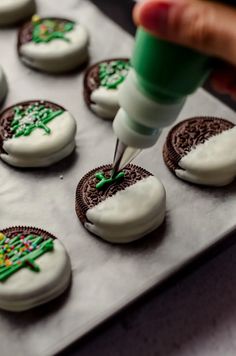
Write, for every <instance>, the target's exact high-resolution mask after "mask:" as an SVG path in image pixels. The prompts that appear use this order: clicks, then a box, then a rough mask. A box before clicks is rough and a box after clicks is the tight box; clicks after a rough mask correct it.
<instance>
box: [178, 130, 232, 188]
mask: <svg viewBox="0 0 236 356" xmlns="http://www.w3.org/2000/svg"><path fill="white" fill-rule="evenodd" d="M178 164H179V166H180V167H181V168H182V169H177V170H176V175H177V176H178V177H179V178H182V179H184V180H187V181H189V182H192V183H198V184H205V185H215V186H223V185H226V184H229V183H231V182H232V181H233V180H234V179H235V177H236V127H233V128H232V129H229V130H226V131H223V132H221V133H220V134H218V135H215V136H212V137H210V138H209V139H208V140H206V141H205V142H204V143H199V144H198V145H197V146H194V147H192V149H191V150H190V151H189V152H188V153H187V154H186V155H185V156H183V157H182V158H181V160H180V161H179V163H178Z"/></svg>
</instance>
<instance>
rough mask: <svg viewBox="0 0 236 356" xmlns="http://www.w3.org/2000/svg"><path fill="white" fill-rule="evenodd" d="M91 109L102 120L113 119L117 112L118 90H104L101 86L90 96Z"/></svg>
mask: <svg viewBox="0 0 236 356" xmlns="http://www.w3.org/2000/svg"><path fill="white" fill-rule="evenodd" d="M91 100H92V101H93V103H92V104H90V107H91V109H92V110H93V111H94V112H95V113H96V114H97V115H98V116H101V117H102V118H104V119H114V117H115V115H116V113H117V111H118V110H119V101H118V89H106V88H104V87H102V86H100V87H99V88H97V89H96V90H94V91H93V92H92V94H91Z"/></svg>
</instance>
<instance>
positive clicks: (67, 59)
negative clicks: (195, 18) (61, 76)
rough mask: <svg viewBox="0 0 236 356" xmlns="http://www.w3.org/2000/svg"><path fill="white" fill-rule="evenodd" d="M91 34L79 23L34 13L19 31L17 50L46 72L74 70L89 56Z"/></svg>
mask: <svg viewBox="0 0 236 356" xmlns="http://www.w3.org/2000/svg"><path fill="white" fill-rule="evenodd" d="M88 42H89V37H88V33H87V30H86V29H85V28H84V27H83V26H82V25H80V24H78V23H76V22H74V21H72V20H67V19H63V18H57V17H47V18H40V17H39V16H37V15H34V16H33V18H32V20H31V21H29V22H27V23H25V24H24V25H23V26H22V27H21V28H20V30H19V33H18V44H17V48H18V54H19V56H20V59H21V60H22V62H23V63H25V64H26V65H28V66H30V67H32V68H35V69H39V70H42V71H45V72H52V73H62V72H67V71H70V70H73V69H75V68H77V67H79V66H80V65H82V64H83V63H84V62H86V61H87V59H88Z"/></svg>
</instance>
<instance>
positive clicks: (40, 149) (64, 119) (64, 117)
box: [1, 111, 76, 167]
mask: <svg viewBox="0 0 236 356" xmlns="http://www.w3.org/2000/svg"><path fill="white" fill-rule="evenodd" d="M47 126H48V127H49V128H50V130H51V133H50V134H47V133H45V131H44V130H43V129H35V130H33V131H32V132H31V134H30V135H29V136H20V137H12V138H10V139H8V140H6V141H4V143H3V149H4V150H5V151H6V153H7V154H5V153H3V154H1V158H2V159H3V160H4V161H5V162H7V163H9V164H11V165H14V166H17V167H42V166H48V165H50V164H52V163H55V162H57V161H59V160H60V159H62V158H64V157H66V156H67V155H69V154H70V153H71V152H72V151H73V149H74V147H75V142H74V138H75V133H76V123H75V120H74V118H73V117H72V116H71V114H70V113H69V112H67V111H65V112H63V113H62V114H61V115H58V116H57V117H55V118H54V119H53V120H52V121H50V122H49V123H48V124H47Z"/></svg>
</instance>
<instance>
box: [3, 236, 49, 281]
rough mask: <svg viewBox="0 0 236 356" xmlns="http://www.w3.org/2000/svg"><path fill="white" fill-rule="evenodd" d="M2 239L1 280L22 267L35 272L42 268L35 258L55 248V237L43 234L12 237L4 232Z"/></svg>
mask: <svg viewBox="0 0 236 356" xmlns="http://www.w3.org/2000/svg"><path fill="white" fill-rule="evenodd" d="M0 235H1V241H0V282H3V281H5V280H6V279H8V278H9V277H10V276H11V275H12V274H14V273H16V272H17V271H19V270H20V269H21V268H24V267H28V268H30V269H31V270H32V271H34V272H39V271H40V268H39V266H38V265H37V264H36V263H35V260H36V259H37V258H39V257H40V256H42V255H43V254H45V253H46V252H49V251H52V250H53V249H54V243H53V239H51V238H49V239H47V240H45V239H44V238H43V237H42V236H38V235H33V234H31V235H27V236H23V235H22V234H19V235H17V236H15V237H14V238H12V239H9V238H7V237H6V236H4V235H3V234H0Z"/></svg>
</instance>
